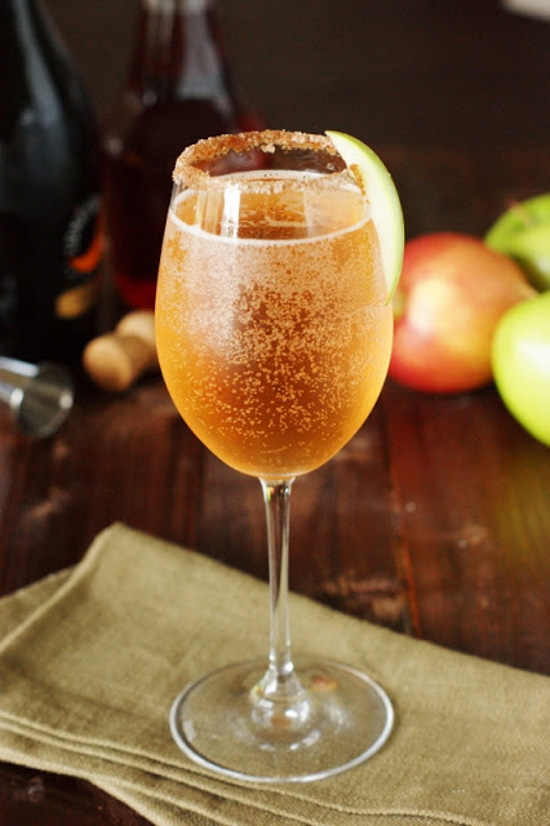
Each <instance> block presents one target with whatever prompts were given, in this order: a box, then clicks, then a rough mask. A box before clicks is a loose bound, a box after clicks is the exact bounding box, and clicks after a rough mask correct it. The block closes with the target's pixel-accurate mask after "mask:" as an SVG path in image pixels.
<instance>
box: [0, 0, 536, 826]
mask: <svg viewBox="0 0 550 826" xmlns="http://www.w3.org/2000/svg"><path fill="white" fill-rule="evenodd" d="M51 5H52V6H53V5H55V4H54V3H52V4H51ZM402 5H403V4H402ZM420 5H421V6H423V7H425V6H426V3H423V4H420ZM466 5H467V6H468V5H469V4H466ZM489 5H490V4H488V3H482V2H481V0H479V2H477V5H476V6H475V7H474V5H472V13H476V14H479V15H482V16H483V15H487V14H488V11H487V8H488V6H489ZM390 6H391V4H390ZM71 7H72V4H71ZM350 8H351V4H350ZM373 8H374V6H373ZM392 8H393V6H392ZM403 8H405V6H404V7H403ZM475 8H478V9H479V10H478V11H477V12H476V11H475ZM64 13H65V14H66V15H68V14H69V6H66V7H65V8H64ZM494 13H495V15H496V16H497V17H498V20H499V23H498V25H499V26H503V25H504V24H503V23H502V15H501V14H500V13H498V12H496V11H495V12H494ZM88 14H89V15H91V14H92V12H91V10H89V11H88ZM461 19H462V18H461ZM483 19H485V17H483ZM432 25H433V20H432ZM475 25H476V21H475V20H474V21H473V22H472V26H473V27H474V28H475ZM506 25H507V26H508V27H509V34H508V35H507V36H509V37H510V38H511V39H513V37H514V35H513V32H512V27H513V26H516V27H517V28H516V29H514V30H513V31H519V33H520V34H519V35H518V37H521V36H522V32H523V33H524V32H525V31H528V32H529V31H536V32H537V35H536V37H537V38H538V42H539V43H542V42H546V43H547V44H548V43H549V40H548V36H547V34H546V31H547V30H546V29H544V30H542V29H540V28H539V27H538V26H543V27H544V24H533V23H531V22H528V23H526V22H523V21H519V20H518V21H516V20H515V19H514V20H513V21H512V20H510V22H509V23H507V24H506ZM507 31H508V29H507ZM541 32H542V33H541ZM428 40H429V38H428ZM514 42H515V41H514ZM524 48H525V52H526V54H527V52H528V51H529V44H528V43H526V44H525V45H524ZM518 49H519V46H518ZM549 51H550V50H549ZM539 59H540V56H539ZM544 65H545V66H546V69H548V67H549V61H548V54H547V57H546V62H545V64H544ZM536 66H537V64H536V62H535V63H534V64H532V65H531V70H532V72H533V76H534V74H535V72H536ZM342 73H343V74H342V76H344V75H345V72H344V70H343V69H342ZM405 76H406V71H405V70H404V71H403V75H402V77H403V78H405ZM417 79H418V78H417ZM524 81H525V77H523V78H522V82H524ZM392 82H395V77H394V78H393V79H392ZM403 82H405V80H404V81H403ZM539 82H540V78H539ZM479 85H480V88H481V87H483V94H485V95H489V94H490V92H489V91H488V90H487V86H486V83H485V82H484V83H481V82H480V84H479ZM520 85H521V84H520ZM474 91H475V90H472V92H471V94H472V95H473V94H474ZM516 92H517V95H519V92H518V91H517V90H516ZM494 94H495V96H496V95H498V90H497V91H496V92H495V93H494ZM274 100H276V98H275V97H272V98H271V101H272V102H273V101H274ZM355 100H356V106H358V105H359V100H358V97H357V96H356V98H355ZM515 100H516V102H517V101H518V100H519V97H516V98H515ZM425 103H426V106H425V111H427V112H432V119H431V123H432V126H433V124H434V123H435V122H436V120H437V117H434V116H433V107H432V106H431V103H430V101H425ZM547 104H548V99H546V100H545V101H543V102H541V105H544V107H545V111H546V112H547ZM518 105H519V103H518ZM525 106H526V108H527V109H529V111H531V112H532V121H531V124H534V123H537V124H540V123H541V122H542V121H541V114H540V111H539V110H538V109H537V108H536V105H535V101H532V102H527V103H526V104H525ZM307 111H309V112H310V113H311V111H312V110H311V108H310V109H309V110H307ZM324 114H325V113H323V114H322V116H323V117H324ZM354 117H359V118H361V117H362V123H363V126H364V129H361V128H357V127H356V128H355V129H354V130H352V128H351V126H350V127H347V128H348V130H349V131H355V132H356V133H357V134H362V135H363V136H365V137H367V136H368V114H367V112H364V113H363V114H362V115H358V114H357V112H355V115H354ZM327 122H328V120H327ZM289 125H290V126H292V127H294V126H295V125H296V124H289ZM330 125H334V121H332V122H331V123H330ZM486 126H487V132H486V134H485V135H484V139H483V140H482V141H479V142H475V141H471V140H469V138H468V135H467V134H466V131H464V134H461V135H460V136H459V137H458V138H457V136H456V133H455V135H454V137H455V138H456V139H455V140H451V139H450V137H451V136H450V133H448V135H447V137H448V138H449V140H445V139H444V138H442V139H441V140H433V141H430V140H429V130H430V125H429V123H426V124H425V139H424V140H418V141H413V142H410V143H409V142H407V140H406V139H404V138H403V136H401V137H400V139H399V140H395V141H394V142H391V143H390V142H389V141H388V140H387V139H385V137H384V136H383V134H382V132H383V128H382V127H379V135H380V138H381V140H380V141H379V142H378V143H376V146H377V148H378V150H379V152H380V154H381V155H382V156H383V157H384V159H385V160H386V161H387V163H388V165H389V166H390V169H391V170H392V172H393V174H394V176H395V179H396V182H397V185H398V188H399V190H400V192H401V196H402V200H403V204H404V210H405V217H406V224H407V232H408V235H409V237H412V236H415V235H418V234H420V233H423V232H427V231H431V230H439V229H453V230H459V231H465V232H471V233H475V234H477V235H481V234H483V232H484V231H485V229H486V228H487V227H488V226H489V224H490V223H491V222H492V220H493V219H494V218H495V217H496V215H497V214H499V212H500V211H501V210H502V209H503V208H504V206H505V205H506V204H507V203H508V202H509V201H510V199H512V198H517V197H523V196H527V195H530V194H534V193H537V192H540V191H544V190H549V191H550V158H549V153H548V141H547V134H546V135H541V134H540V131H539V132H538V133H537V131H536V130H533V129H529V128H526V131H525V132H524V133H522V134H523V135H524V137H523V139H521V140H519V139H518V136H517V135H513V136H512V137H511V139H510V140H509V141H505V140H503V137H504V136H503V134H502V133H501V132H499V133H498V136H497V137H498V141H497V140H496V137H495V140H494V141H491V139H490V135H491V123H490V122H488V123H487V124H486ZM359 127H360V124H359ZM318 128H321V127H318ZM344 128H346V125H345V124H344ZM384 128H385V129H387V130H388V132H389V128H388V123H387V121H385V126H384ZM496 130H497V131H498V124H497V126H496ZM375 132H376V130H375ZM549 415H550V413H549ZM263 520H264V518H263V506H262V503H261V495H260V488H259V485H258V483H257V482H256V481H255V480H253V479H249V478H246V477H244V476H240V475H238V474H236V473H235V472H233V471H231V470H230V469H228V468H226V467H225V466H224V465H222V464H221V463H220V462H219V461H218V460H216V459H215V458H213V457H212V456H211V455H210V454H209V453H208V452H207V451H206V450H205V449H204V448H202V446H201V445H200V444H199V443H198V442H197V441H196V439H195V438H194V437H193V436H192V435H191V434H190V432H189V431H188V429H187V428H186V426H185V425H184V424H183V422H182V421H181V420H180V419H179V417H178V415H177V414H176V412H175V410H174V408H173V406H172V403H171V402H170V400H169V398H168V396H167V393H166V391H165V389H164V386H163V384H162V382H161V380H160V379H159V378H155V377H153V378H150V379H147V380H145V381H142V382H141V383H140V384H139V385H137V386H136V387H135V388H133V389H132V390H131V391H129V392H128V393H127V394H125V395H123V396H119V397H110V396H106V395H104V394H102V393H101V392H100V391H98V390H96V389H95V388H93V387H92V386H91V385H90V384H88V383H87V382H86V381H85V380H84V379H80V380H79V389H78V395H77V402H76V406H75V409H74V412H73V414H72V415H71V417H70V418H69V420H68V422H67V423H66V424H65V426H64V427H63V428H62V430H61V431H60V432H59V433H58V435H56V436H55V437H54V438H52V439H50V440H48V441H44V442H36V441H30V440H28V439H26V438H25V437H23V436H21V435H20V434H19V433H18V432H17V431H16V430H15V428H14V427H13V425H12V422H11V420H10V417H9V414H8V412H7V411H6V410H5V409H2V410H0V590H1V592H2V593H9V592H11V591H13V590H15V589H16V588H19V587H20V586H22V585H25V584H26V583H29V582H32V581H34V580H36V579H38V578H40V577H42V576H44V575H46V574H47V573H49V572H51V571H55V570H58V569H60V568H62V567H64V566H67V565H71V564H73V563H75V562H76V561H77V560H79V559H80V558H81V556H82V554H83V553H84V551H85V550H86V548H87V547H88V545H89V543H90V542H91V540H92V538H93V537H94V536H95V534H96V533H97V532H98V531H99V530H101V529H102V528H103V527H105V526H107V525H109V524H111V523H112V522H113V521H123V522H125V523H127V524H128V525H131V526H133V527H135V528H138V529H141V530H144V531H147V532H149V533H151V534H153V535H155V536H160V537H165V538H167V539H170V540H173V541H176V542H178V543H180V544H182V545H185V546H189V547H192V548H196V549H197V550H198V551H199V552H201V553H204V554H209V555H211V556H213V557H216V558H218V559H221V560H224V561H225V562H227V563H229V564H231V565H234V566H235V567H238V568H242V569H244V570H247V571H249V572H251V573H253V574H254V575H256V576H258V577H262V578H265V576H266V567H267V566H266V551H265V533H264V521H263ZM312 547H313V548H314V553H312V551H311V549H312ZM291 587H292V588H293V589H295V590H297V591H300V592H302V593H305V594H307V595H309V596H311V597H312V598H314V599H317V600H320V601H322V602H325V603H327V604H330V605H332V606H335V607H337V608H339V609H340V610H342V611H346V612H349V613H351V614H354V615H356V616H358V617H361V618H364V619H367V620H372V621H374V622H377V623H381V624H383V625H386V626H388V627H391V628H393V629H396V630H397V631H399V632H403V633H407V634H411V635H414V636H417V637H422V638H424V639H427V640H432V641H434V642H436V643H439V644H441V645H445V646H448V647H450V648H452V649H455V650H459V651H464V652H468V653H470V654H475V655H479V656H482V657H486V658H488V659H491V660H495V661H498V662H502V663H507V664H509V665H512V666H517V667H520V668H523V669H528V670H532V671H537V672H540V673H543V674H548V675H550V645H549V644H548V640H549V639H550V451H549V450H548V448H545V447H543V446H542V445H541V444H539V443H538V442H536V441H535V440H534V439H533V438H531V437H530V436H529V435H528V434H527V433H526V432H525V431H524V430H522V428H521V427H520V426H519V425H518V424H517V423H516V422H515V421H514V420H513V419H512V418H511V417H510V416H509V414H508V413H507V411H506V410H505V408H504V406H503V404H502V403H501V401H500V400H499V397H498V395H497V393H496V391H495V390H494V388H492V387H487V388H485V389H482V390H479V391H476V392H473V393H467V394H461V395H458V396H451V397H443V396H432V395H423V394H420V393H415V392H413V391H409V390H407V389H405V388H403V387H400V386H398V385H396V384H394V383H392V382H391V381H388V382H387V384H386V386H385V388H384V390H383V392H382V395H381V398H380V400H379V402H378V404H377V406H376V408H375V410H374V412H373V414H372V416H371V418H370V419H369V421H368V422H367V423H366V424H365V425H364V426H363V428H362V429H361V430H360V432H359V433H358V434H357V436H356V437H355V438H354V439H353V440H352V441H351V442H350V443H349V445H348V446H347V447H346V448H344V449H343V450H342V451H341V453H340V454H339V455H338V456H337V457H336V458H335V459H334V460H333V461H331V462H330V463H329V464H327V465H326V466H325V467H323V468H321V469H320V470H318V471H316V472H315V473H312V474H310V475H309V476H308V477H305V478H303V479H301V480H299V481H298V482H297V483H296V485H295V488H294V493H293V506H292V530H291ZM35 823H40V824H43V826H48V824H55V826H76V824H78V826H100V825H102V826H115V824H117V825H118V826H137V825H138V824H145V823H146V821H144V820H143V819H142V818H140V817H138V816H137V815H135V814H134V813H133V812H131V811H130V810H129V809H127V808H126V807H125V806H123V805H122V804H120V803H118V802H117V801H114V800H112V799H111V798H109V797H108V796H107V795H105V794H103V793H102V792H99V791H97V790H95V789H93V788H91V787H90V786H88V785H87V784H86V783H83V782H80V781H76V780H72V779H67V778H59V777H55V776H53V775H48V774H46V773H43V772H36V771H30V770H23V769H19V768H17V767H13V766H9V765H1V766H0V824H2V826H3V825H4V824H6V826H8V824H9V826H12V825H13V824H18V826H30V824H35Z"/></svg>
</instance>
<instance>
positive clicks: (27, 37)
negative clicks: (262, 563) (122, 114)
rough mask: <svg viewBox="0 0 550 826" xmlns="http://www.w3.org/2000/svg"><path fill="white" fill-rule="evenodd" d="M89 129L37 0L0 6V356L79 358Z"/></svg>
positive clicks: (95, 286) (96, 252) (96, 265)
mask: <svg viewBox="0 0 550 826" xmlns="http://www.w3.org/2000/svg"><path fill="white" fill-rule="evenodd" d="M98 148H99V146H98V135H97V130H96V128H95V125H94V119H93V115H92V113H91V110H90V107H89V104H88V101H87V99H86V96H85V93H84V90H83V88H82V85H81V83H80V80H79V77H78V75H77V72H76V70H75V68H74V66H73V65H72V63H71V61H70V59H69V57H68V55H67V52H66V51H65V48H64V46H63V44H62V43H61V41H60V38H59V35H58V34H57V32H56V31H55V30H54V29H53V27H52V24H51V21H50V20H49V18H48V16H47V13H46V12H45V10H44V8H43V7H42V6H41V2H40V0H2V2H1V3H0V352H1V353H3V354H8V355H11V356H17V357H19V358H23V359H26V360H29V361H38V360H44V359H48V358H54V359H58V360H63V361H67V362H73V361H74V362H76V361H78V360H79V358H80V355H81V352H82V348H83V346H84V344H85V343H86V341H87V340H88V339H89V338H90V337H91V336H92V335H94V334H95V332H96V324H97V316H98V306H99V293H100V287H99V275H100V272H101V257H102V246H103V245H102V231H101V226H100V217H99V216H100V209H99V207H100V195H99V192H100V190H99V185H100V182H99V153H98Z"/></svg>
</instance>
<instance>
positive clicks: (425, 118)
mask: <svg viewBox="0 0 550 826" xmlns="http://www.w3.org/2000/svg"><path fill="white" fill-rule="evenodd" d="M45 2H46V3H47V6H48V8H49V10H50V11H51V13H52V16H53V17H54V19H55V20H56V22H57V24H58V27H59V29H60V30H61V32H62V33H63V35H64V37H65V40H66V43H67V44H68V46H69V48H70V49H71V51H72V53H73V56H74V58H75V60H76V62H77V63H78V65H79V66H80V68H81V71H82V74H83V77H84V81H85V83H86V86H87V87H88V90H89V92H90V95H91V97H92V101H93V103H94V105H95V107H96V110H97V112H98V114H100V113H101V111H102V110H103V109H104V107H105V106H106V105H107V104H108V103H109V101H110V100H111V99H112V97H113V96H114V94H115V91H116V89H117V88H118V87H119V86H120V84H121V82H122V80H123V77H124V74H125V70H126V66H127V63H128V59H129V53H130V48H131V43H132V39H133V33H134V28H135V21H136V14H137V10H138V8H139V0H45ZM221 6H222V13H223V20H224V25H225V33H226V43H227V48H228V52H229V55H230V58H231V63H232V66H233V70H234V75H235V77H236V79H237V81H238V83H239V85H241V86H242V87H243V88H244V89H245V90H246V92H247V93H248V95H249V97H250V99H251V100H252V101H253V103H254V104H255V105H256V106H257V107H258V108H259V109H260V110H261V112H262V113H263V115H264V118H265V121H266V123H267V125H269V126H273V127H280V128H288V129H304V130H311V131H318V132H322V131H324V130H325V129H327V128H332V129H340V130H344V131H348V132H351V133H353V134H356V135H357V136H358V137H361V138H362V139H363V140H365V141H367V142H368V143H371V144H373V145H381V144H383V145H386V146H388V145H406V146H418V147H422V146H430V147H434V146H438V145H440V146H447V147H449V146H450V147H452V146H460V147H461V148H462V149H464V147H468V146H472V147H480V146H483V147H490V146H492V145H495V146H497V145H510V144H515V145H517V144H527V145H532V144H546V145H548V144H549V142H550V117H549V110H550V22H548V20H541V19H535V18H533V17H527V16H523V15H518V14H512V13H510V12H507V11H506V10H505V9H504V8H503V7H502V6H501V4H500V3H499V2H498V0H337V2H336V1H335V0H273V2H271V3H268V2H267V0H222V4H221Z"/></svg>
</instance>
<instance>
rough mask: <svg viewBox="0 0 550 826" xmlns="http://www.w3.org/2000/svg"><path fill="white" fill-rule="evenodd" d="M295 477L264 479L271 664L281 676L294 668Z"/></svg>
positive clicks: (262, 482) (273, 669)
mask: <svg viewBox="0 0 550 826" xmlns="http://www.w3.org/2000/svg"><path fill="white" fill-rule="evenodd" d="M292 482H293V480H292V479H291V480H289V481H283V482H265V481H263V480H261V484H262V491H263V495H264V502H265V511H266V520H267V549H268V555H269V590H270V597H271V602H270V650H269V665H270V668H271V669H272V671H273V672H274V673H276V674H277V675H278V676H279V677H285V676H286V675H288V674H290V673H291V672H292V670H293V664H292V654H291V647H290V623H289V618H288V539H289V523H290V492H291V488H292Z"/></svg>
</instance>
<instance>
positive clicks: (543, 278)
mask: <svg viewBox="0 0 550 826" xmlns="http://www.w3.org/2000/svg"><path fill="white" fill-rule="evenodd" d="M485 243H486V244H487V246H489V247H491V249H494V250H496V251H497V252H502V253H504V254H505V255H509V256H511V257H512V258H514V259H515V260H516V261H517V263H518V264H519V265H520V266H521V267H522V269H523V270H524V272H525V274H526V275H527V277H528V278H529V280H530V281H531V283H532V284H533V286H534V287H536V288H537V289H538V290H547V289H549V288H550V193H549V194H545V195H537V196H536V197H535V198H529V199H527V200H526V201H521V202H518V203H517V204H514V205H513V206H511V207H510V209H508V210H507V211H506V212H505V213H504V214H503V215H501V216H500V218H498V220H497V221H496V222H495V223H494V224H493V226H492V227H491V229H490V230H489V232H488V233H487V235H486V236H485Z"/></svg>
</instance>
